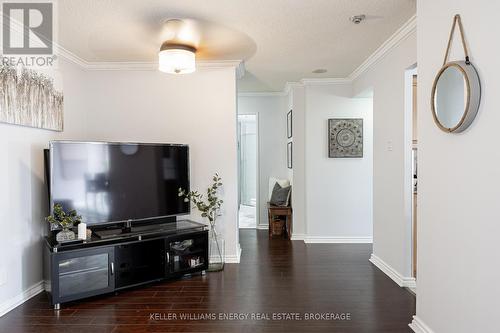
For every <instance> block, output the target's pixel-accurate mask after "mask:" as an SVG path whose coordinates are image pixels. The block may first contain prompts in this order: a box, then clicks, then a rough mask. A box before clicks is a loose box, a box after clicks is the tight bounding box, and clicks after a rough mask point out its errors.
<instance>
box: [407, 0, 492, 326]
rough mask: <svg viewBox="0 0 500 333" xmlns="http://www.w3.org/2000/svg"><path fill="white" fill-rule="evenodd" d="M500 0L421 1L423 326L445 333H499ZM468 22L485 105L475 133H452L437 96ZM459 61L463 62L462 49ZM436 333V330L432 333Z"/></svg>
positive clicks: (420, 252)
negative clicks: (438, 121) (442, 125)
mask: <svg viewBox="0 0 500 333" xmlns="http://www.w3.org/2000/svg"><path fill="white" fill-rule="evenodd" d="M499 12H500V2H498V1H488V0H478V1H473V2H471V1H465V0H453V1H452V0H434V1H418V4H417V14H418V15H417V17H418V71H419V79H418V80H419V88H418V90H419V93H418V103H419V112H418V125H419V168H420V169H419V209H418V215H419V221H420V222H419V224H418V237H419V238H418V297H417V317H418V319H417V321H418V322H419V323H421V322H423V323H425V324H426V325H427V326H428V327H429V328H430V329H432V330H433V331H434V332H438V333H461V332H463V333H466V332H467V333H469V332H481V333H493V332H498V331H499V328H498V309H499V306H498V298H499V296H500V284H499V283H498V281H499V280H500V265H499V262H500V251H499V250H498V235H499V234H500V223H499V221H500V210H499V208H498V207H499V194H498V190H499V188H500V177H498V174H499V165H500V152H499V150H498V149H496V144H497V142H498V139H497V133H498V124H499V123H500V113H499V112H498V110H499V109H500V95H499V93H498V91H499V90H500V75H499V69H498V68H499V67H498V64H499V62H498V54H499V53H500V46H499V44H498V42H495V37H494V36H495V34H494V32H495V31H498V27H497V22H498V13H499ZM457 13H458V14H460V15H461V16H462V22H463V25H464V29H465V36H466V38H467V43H468V46H469V51H470V55H471V61H472V62H473V63H474V65H475V66H476V68H477V69H478V72H479V77H480V80H481V87H482V99H481V106H480V109H479V113H478V116H477V117H476V120H475V122H474V123H473V124H472V126H471V127H470V128H469V129H468V130H466V131H465V132H464V133H461V134H447V133H444V132H442V131H440V130H439V129H438V127H437V126H436V125H435V124H434V122H433V119H432V115H431V110H430V102H429V101H430V95H431V87H432V82H433V80H434V76H435V75H436V74H437V71H438V70H439V68H440V67H441V65H442V61H443V56H444V52H445V49H446V43H447V40H448V34H449V31H450V27H451V23H452V18H453V15H454V14H457ZM455 46H456V48H455V49H456V50H457V51H458V52H453V54H452V57H451V59H463V53H462V51H461V50H460V43H459V42H458V41H457V40H456V42H455ZM428 332H430V330H429V331H428Z"/></svg>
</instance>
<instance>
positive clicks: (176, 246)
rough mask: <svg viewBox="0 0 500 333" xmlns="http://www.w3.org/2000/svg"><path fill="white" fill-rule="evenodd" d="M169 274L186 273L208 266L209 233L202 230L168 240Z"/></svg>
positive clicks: (167, 268)
mask: <svg viewBox="0 0 500 333" xmlns="http://www.w3.org/2000/svg"><path fill="white" fill-rule="evenodd" d="M166 242H167V244H166V249H167V265H166V266H167V267H166V270H167V274H186V273H190V272H191V271H193V272H194V271H199V270H200V269H207V268H208V253H207V246H208V234H207V233H206V232H200V233H196V234H189V235H185V236H177V237H174V238H170V239H167V240H166Z"/></svg>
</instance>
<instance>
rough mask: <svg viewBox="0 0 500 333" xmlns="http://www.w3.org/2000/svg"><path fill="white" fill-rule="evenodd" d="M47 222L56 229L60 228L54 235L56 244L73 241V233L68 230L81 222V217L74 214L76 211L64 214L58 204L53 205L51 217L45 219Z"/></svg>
mask: <svg viewBox="0 0 500 333" xmlns="http://www.w3.org/2000/svg"><path fill="white" fill-rule="evenodd" d="M45 220H46V221H47V222H49V223H50V224H52V225H55V226H56V227H61V228H62V230H61V231H59V232H58V233H57V235H56V240H57V241H58V242H64V241H69V240H74V239H75V233H74V232H73V231H72V230H70V229H71V228H72V227H73V225H75V224H78V223H80V222H81V221H82V217H81V216H80V215H78V214H77V213H76V210H71V211H69V212H67V213H66V212H65V211H64V209H63V207H62V206H61V205H60V204H55V205H54V209H53V213H52V215H49V216H47V217H46V218H45Z"/></svg>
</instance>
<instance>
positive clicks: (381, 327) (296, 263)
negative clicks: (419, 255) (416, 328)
mask: <svg viewBox="0 0 500 333" xmlns="http://www.w3.org/2000/svg"><path fill="white" fill-rule="evenodd" d="M240 235H241V236H240V242H241V246H242V249H243V252H242V255H241V263H240V264H239V265H238V264H227V265H226V268H225V270H224V272H221V273H207V275H205V276H194V277H191V278H185V279H182V280H177V281H167V282H162V283H158V284H154V285H147V286H143V287H141V288H137V289H134V290H129V291H124V292H121V293H119V294H117V295H107V296H100V297H95V298H92V299H87V300H82V301H79V302H74V303H69V304H65V305H63V306H62V310H60V311H54V310H52V308H51V306H50V304H49V303H48V301H47V296H46V294H45V293H42V294H40V295H37V296H35V297H34V298H32V299H31V300H29V301H28V302H26V303H24V304H23V305H21V306H19V307H18V308H16V309H14V310H13V311H11V312H9V313H8V314H6V315H5V316H3V317H2V318H0V332H9V333H17V332H44V333H51V332H54V333H55V332H57V333H66V332H68V333H74V332H77V333H85V332H93V333H94V332H95V333H99V332H112V333H132V332H239V333H240V332H241V333H243V332H290V333H292V332H297V333H299V332H300V333H301V332H336V333H337V332H338V333H340V332H356V333H363V332H384V333H388V332H397V333H401V332H411V330H410V329H409V328H408V323H409V322H410V321H411V319H412V315H413V314H414V313H415V297H414V296H413V295H411V294H410V293H409V292H408V291H406V290H405V289H402V288H400V287H398V286H397V285H396V284H395V283H394V282H393V281H392V280H390V279H389V278H388V277H387V276H386V275H384V274H383V273H382V272H381V271H379V270H378V269H377V268H376V267H374V266H373V265H372V264H371V263H370V262H369V261H368V258H369V256H370V253H371V245H365V244H308V245H305V244H304V243H303V242H302V241H287V240H284V239H274V240H272V241H269V240H268V238H267V231H255V230H243V231H241V232H240ZM221 313H240V314H253V315H254V316H257V314H262V316H264V314H268V315H269V317H270V319H271V320H266V319H264V318H262V320H256V319H255V318H254V319H251V318H247V319H235V320H218V319H217V318H218V316H219V314H221ZM279 313H299V316H300V317H301V319H302V320H272V315H273V314H275V315H277V314H279ZM308 313H319V314H322V313H337V314H341V313H349V314H350V320H305V316H306V314H308ZM152 314H153V315H154V314H156V315H157V316H159V317H157V318H156V319H154V318H153V319H152V318H151V315H152ZM210 314H213V315H215V316H216V320H210V318H208V319H206V320H196V319H197V318H194V317H195V316H200V315H210ZM181 315H191V316H192V318H191V320H186V319H183V318H180V316H181ZM168 316H170V318H169V317H168ZM198 319H199V318H198Z"/></svg>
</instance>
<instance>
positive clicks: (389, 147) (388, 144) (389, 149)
mask: <svg viewBox="0 0 500 333" xmlns="http://www.w3.org/2000/svg"><path fill="white" fill-rule="evenodd" d="M392 149H393V147H392V141H387V151H392Z"/></svg>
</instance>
